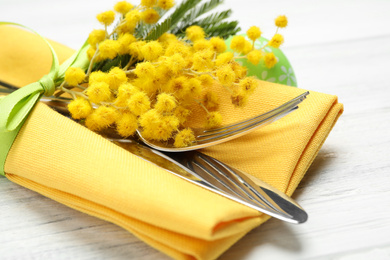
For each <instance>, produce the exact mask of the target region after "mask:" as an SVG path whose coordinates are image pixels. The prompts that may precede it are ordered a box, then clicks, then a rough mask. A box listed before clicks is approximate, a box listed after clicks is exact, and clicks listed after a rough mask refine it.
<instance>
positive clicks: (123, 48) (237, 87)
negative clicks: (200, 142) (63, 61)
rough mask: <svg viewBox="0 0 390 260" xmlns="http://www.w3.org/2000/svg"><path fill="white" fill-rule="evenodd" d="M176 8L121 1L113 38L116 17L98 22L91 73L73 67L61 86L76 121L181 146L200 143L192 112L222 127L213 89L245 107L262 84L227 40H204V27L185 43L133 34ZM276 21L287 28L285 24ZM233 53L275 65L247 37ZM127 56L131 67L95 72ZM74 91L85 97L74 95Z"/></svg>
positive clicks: (254, 32) (160, 1)
mask: <svg viewBox="0 0 390 260" xmlns="http://www.w3.org/2000/svg"><path fill="white" fill-rule="evenodd" d="M173 5H174V2H173V0H141V3H140V5H138V6H133V5H132V4H130V3H128V2H126V1H122V2H118V3H117V4H116V5H115V6H114V10H115V12H116V13H118V14H119V21H118V23H117V26H115V28H114V30H113V32H112V33H111V34H108V32H107V26H108V25H110V24H112V23H113V21H114V18H117V17H114V15H113V14H114V11H107V12H104V13H101V14H99V15H98V16H97V19H98V21H99V22H101V23H102V24H103V25H104V26H105V29H104V30H94V31H92V32H91V33H90V35H89V43H90V46H91V47H90V49H89V50H88V55H89V58H90V60H91V64H90V68H89V69H88V71H87V73H85V72H84V71H81V70H80V69H75V68H70V69H69V70H68V71H67V72H66V75H65V81H64V83H63V87H62V90H63V91H65V92H68V93H69V94H71V95H72V96H73V97H74V101H72V102H71V103H70V104H69V106H68V109H69V111H70V113H71V115H72V117H73V118H74V119H79V120H84V121H85V125H86V126H87V127H88V128H89V129H91V130H93V131H101V130H103V129H105V128H107V127H110V126H114V127H116V130H117V132H118V133H119V134H120V135H121V136H123V137H128V136H131V135H133V134H134V133H135V132H136V131H137V130H138V131H141V132H142V135H143V136H144V137H145V138H146V139H150V140H159V141H168V140H173V141H174V145H175V146H177V147H183V146H189V145H191V144H192V143H193V142H194V141H195V136H194V134H193V132H192V130H191V129H190V128H188V127H186V121H187V120H188V118H189V116H190V115H191V111H192V109H193V107H194V106H200V107H202V108H203V109H204V110H205V111H206V114H207V116H206V118H205V125H206V126H207V127H210V128H213V127H217V126H219V125H220V124H221V123H222V115H221V114H220V112H218V108H219V96H218V93H217V92H215V91H213V90H212V88H211V86H217V87H220V88H222V89H224V90H226V91H228V93H230V94H231V101H232V104H233V105H234V106H237V107H242V106H244V105H245V104H246V103H247V101H248V98H249V96H250V95H251V94H252V93H253V92H254V91H255V89H256V88H257V86H258V80H257V79H255V78H253V77H246V74H247V71H246V68H245V67H243V66H241V65H240V64H239V63H238V62H236V60H235V59H236V58H237V57H235V56H234V53H232V52H226V49H227V46H226V44H225V41H224V40H223V39H222V38H219V37H212V38H206V37H207V36H206V34H205V32H204V30H203V29H202V28H201V27H199V26H190V27H188V28H187V29H186V36H185V38H184V39H179V38H177V37H176V36H175V35H173V34H169V33H165V34H163V35H162V36H161V37H160V38H159V39H157V40H153V41H145V40H143V39H137V38H136V37H135V36H134V35H133V33H134V30H135V28H136V27H137V26H140V25H142V24H151V23H156V22H157V21H158V19H159V18H160V17H159V9H163V10H167V9H169V8H171V7H172V6H173ZM278 23H279V24H281V26H280V27H283V24H284V23H283V21H282V20H281V19H279V20H278ZM247 33H248V37H249V38H250V39H251V40H252V41H255V40H256V39H257V38H259V37H260V35H261V31H260V29H259V28H257V27H251V28H250V29H249V30H248V32H247ZM113 35H115V37H113ZM282 42H283V38H280V37H279V36H276V35H275V36H274V38H273V39H272V40H271V41H270V45H271V44H272V46H274V47H275V46H277V47H278V46H279V45H280V44H281V43H282ZM231 48H232V49H233V50H235V51H236V52H239V53H244V54H246V55H247V57H248V59H249V60H250V61H252V62H253V61H254V62H256V63H258V62H259V61H260V59H262V58H264V60H265V61H266V64H272V63H274V62H276V59H275V57H274V56H273V57H268V56H267V55H269V54H267V55H263V54H262V52H261V51H260V50H254V48H253V44H252V43H250V42H248V41H247V40H246V39H245V38H244V37H243V36H236V37H234V38H233V40H232V42H231ZM126 55H127V56H128V57H129V59H128V60H129V61H128V63H127V64H120V65H118V66H116V67H112V68H111V69H110V70H109V71H108V72H103V71H100V70H96V71H92V66H93V65H94V64H96V63H97V62H100V61H104V60H107V59H108V60H112V59H114V58H116V57H118V56H126ZM83 83H88V87H83V86H82V84H83ZM72 86H73V87H78V88H80V89H82V91H79V92H77V91H74V90H71V88H72Z"/></svg>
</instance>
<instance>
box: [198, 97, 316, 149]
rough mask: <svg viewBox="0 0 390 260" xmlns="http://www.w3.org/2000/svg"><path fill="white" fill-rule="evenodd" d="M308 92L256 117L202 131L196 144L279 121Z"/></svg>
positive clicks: (295, 106) (295, 107)
mask: <svg viewBox="0 0 390 260" xmlns="http://www.w3.org/2000/svg"><path fill="white" fill-rule="evenodd" d="M308 94H309V93H308V92H305V93H303V94H302V95H299V96H298V97H296V98H294V99H292V100H290V101H288V102H286V103H284V104H283V105H281V106H279V107H277V108H275V109H273V110H271V111H268V112H266V113H264V114H261V115H258V116H256V117H253V118H250V119H247V120H244V121H242V122H238V123H234V124H231V125H228V126H225V127H222V128H218V129H212V130H206V131H204V133H205V134H201V135H198V136H197V142H198V143H199V142H206V141H210V140H213V139H218V138H223V137H225V136H229V135H232V134H237V133H239V132H246V131H249V130H251V129H252V128H256V127H258V126H260V125H264V124H269V123H271V122H273V121H275V120H276V119H279V118H281V117H283V116H285V115H287V114H289V113H290V112H292V111H293V110H295V109H297V108H298V107H297V105H298V104H299V103H301V102H302V101H303V100H304V99H305V98H306V96H307V95H308Z"/></svg>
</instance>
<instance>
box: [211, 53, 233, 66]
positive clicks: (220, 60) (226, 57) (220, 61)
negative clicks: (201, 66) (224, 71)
mask: <svg viewBox="0 0 390 260" xmlns="http://www.w3.org/2000/svg"><path fill="white" fill-rule="evenodd" d="M233 57H234V54H233V53H232V52H224V53H221V54H219V55H218V56H217V59H216V60H215V65H217V66H218V67H219V66H222V65H225V64H228V63H229V62H230V61H232V60H233Z"/></svg>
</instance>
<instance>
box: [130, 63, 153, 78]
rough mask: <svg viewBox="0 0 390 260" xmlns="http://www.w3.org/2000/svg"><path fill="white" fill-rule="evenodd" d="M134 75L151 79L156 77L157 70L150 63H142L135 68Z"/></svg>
mask: <svg viewBox="0 0 390 260" xmlns="http://www.w3.org/2000/svg"><path fill="white" fill-rule="evenodd" d="M134 73H135V74H136V75H137V76H138V77H139V78H150V77H154V76H155V75H156V68H155V67H154V66H153V64H152V63H150V62H149V61H145V62H140V63H138V64H137V66H136V67H135V70H134Z"/></svg>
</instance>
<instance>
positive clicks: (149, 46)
mask: <svg viewBox="0 0 390 260" xmlns="http://www.w3.org/2000/svg"><path fill="white" fill-rule="evenodd" d="M141 52H142V56H143V57H144V59H145V60H148V61H154V60H156V59H157V58H159V57H160V56H161V55H162V54H163V47H162V46H161V44H160V43H159V42H157V41H150V42H148V43H146V44H145V45H144V46H142V47H141Z"/></svg>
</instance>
